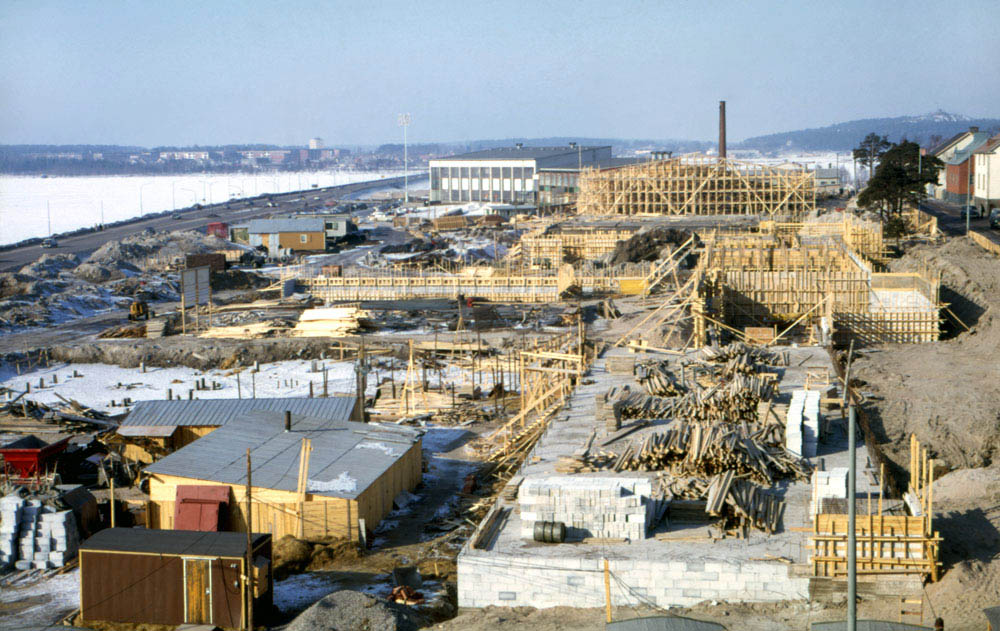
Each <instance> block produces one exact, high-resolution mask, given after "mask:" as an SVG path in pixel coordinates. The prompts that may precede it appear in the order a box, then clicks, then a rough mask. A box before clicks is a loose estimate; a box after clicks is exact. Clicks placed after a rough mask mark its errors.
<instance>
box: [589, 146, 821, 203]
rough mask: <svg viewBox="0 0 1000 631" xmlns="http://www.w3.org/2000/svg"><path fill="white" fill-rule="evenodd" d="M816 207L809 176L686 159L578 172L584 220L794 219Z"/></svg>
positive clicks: (796, 169)
mask: <svg viewBox="0 0 1000 631" xmlns="http://www.w3.org/2000/svg"><path fill="white" fill-rule="evenodd" d="M815 208H816V191H815V180H814V174H813V173H812V172H811V171H807V170H806V169H805V168H804V167H800V166H798V165H781V166H765V165H761V164H754V163H751V162H741V161H738V160H731V159H728V158H719V157H713V156H705V155H701V154H690V155H684V156H678V157H675V158H670V159H667V160H655V161H651V162H643V163H639V164H634V165H631V166H624V167H621V168H618V169H612V170H607V171H599V170H596V169H589V170H584V171H583V173H581V175H580V193H579V197H578V200H577V212H578V213H580V214H584V215H628V216H640V215H653V216H662V215H759V216H762V217H798V216H800V215H801V214H803V213H806V212H809V211H811V210H814V209H815Z"/></svg>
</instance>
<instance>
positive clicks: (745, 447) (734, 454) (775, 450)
mask: <svg viewBox="0 0 1000 631" xmlns="http://www.w3.org/2000/svg"><path fill="white" fill-rule="evenodd" d="M774 435H775V434H774V429H773V426H772V425H767V426H765V427H763V428H759V429H755V430H750V429H749V428H748V426H747V424H746V423H740V424H733V423H725V424H720V423H699V422H695V423H687V422H684V421H680V422H675V423H672V424H671V428H670V429H667V430H666V431H663V432H656V433H653V434H649V435H647V436H646V438H645V439H643V441H642V442H641V443H640V444H638V445H636V444H631V445H629V446H627V447H626V448H625V449H624V451H622V452H620V453H615V452H605V451H599V452H597V453H596V454H594V455H593V456H591V455H574V456H570V457H565V456H564V457H562V458H560V460H559V462H558V463H557V467H556V468H557V470H558V471H560V472H562V473H580V472H584V471H598V470H601V469H611V470H612V471H615V472H619V471H662V470H669V471H670V472H671V473H672V474H673V475H675V476H695V477H698V476H702V477H704V476H712V475H717V474H719V473H724V472H726V471H730V470H732V471H733V472H734V474H735V475H739V476H740V477H741V478H749V479H751V480H755V481H757V482H760V483H761V484H763V485H766V486H770V485H772V484H773V483H774V481H775V480H778V479H783V478H795V479H800V480H808V479H809V465H808V463H806V461H804V460H802V459H801V458H799V457H797V456H795V455H794V454H792V453H790V452H788V451H786V450H785V448H784V447H783V446H782V445H781V444H780V442H775V441H774V440H773V439H774ZM765 441H766V442H765Z"/></svg>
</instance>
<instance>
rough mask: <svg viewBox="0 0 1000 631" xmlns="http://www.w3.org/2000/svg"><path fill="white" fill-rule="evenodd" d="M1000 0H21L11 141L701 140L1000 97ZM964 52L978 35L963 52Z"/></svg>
mask: <svg viewBox="0 0 1000 631" xmlns="http://www.w3.org/2000/svg"><path fill="white" fill-rule="evenodd" d="M998 32H1000V8H998V4H997V0H969V1H965V2H961V3H957V2H956V3H952V2H940V1H936V2H906V1H905V0H899V1H896V0H893V1H892V2H882V1H875V2H872V1H871V0H862V1H850V0H842V1H834V2H831V1H830V0H824V1H822V2H812V1H805V0H796V1H780V2H778V1H773V2H772V1H768V0H756V1H749V0H748V1H746V2H739V1H731V2H719V1H712V0H700V1H698V0H695V1H691V2H687V1H682V0H660V1H651V2H642V1H628V0H620V1H616V2H607V1H606V0H604V1H601V2H590V1H589V0H575V1H565V2H564V1H557V0H553V1H547V0H543V1H538V0H534V1H531V2H498V1H497V2H494V1H488V0H465V1H461V2H444V1H436V0H422V1H421V2H392V1H384V2H378V1H372V2H366V1H363V0H355V1H352V2H340V1H336V0H331V1H327V2H315V1H313V2H295V1H285V0H268V1H252V0H246V1H242V2H238V1H228V0H208V1H206V0H170V1H169V2H140V1H129V2H125V1H117V0H97V1H94V0H91V1H88V0H68V1H63V2H60V1H46V0H2V2H0V143H4V144H29V143H30V144H75V143H81V144H83V143H89V144H134V145H141V146H159V145H193V144H202V145H214V144H226V143H251V142H266V143H275V144H296V145H304V144H305V143H306V142H307V140H308V139H309V138H310V137H313V136H320V137H322V138H324V139H325V141H326V144H327V145H328V146H337V145H365V144H380V143H384V142H400V141H401V140H402V130H401V129H400V128H399V126H398V125H397V117H398V114H400V113H402V112H408V113H410V114H411V116H412V124H411V125H410V127H409V129H408V135H409V140H410V141H411V142H435V141H443V142H449V141H462V140H472V139H482V138H510V137H529V138H534V137H546V136H571V137H600V138H654V139H703V140H708V139H712V138H714V137H715V135H716V133H717V125H718V123H717V115H718V101H719V100H723V99H724V100H726V101H727V114H728V135H729V138H730V140H732V141H738V140H741V139H743V138H746V137H749V136H755V135H759V134H763V133H772V132H780V131H789V130H795V129H800V128H805V127H820V126H824V125H828V124H832V123H836V122H841V121H847V120H852V119H858V118H872V117H881V116H902V115H909V114H921V113H926V112H930V111H933V110H937V109H943V110H946V111H948V112H953V113H960V114H966V115H969V116H973V117H982V116H990V117H1000V59H998V58H997V57H996V55H997V54H998V53H997V48H996V34H997V33H998ZM963 51H964V52H963Z"/></svg>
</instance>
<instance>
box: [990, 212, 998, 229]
mask: <svg viewBox="0 0 1000 631" xmlns="http://www.w3.org/2000/svg"><path fill="white" fill-rule="evenodd" d="M990 228H993V229H994V230H1000V208H994V209H993V210H991V211H990Z"/></svg>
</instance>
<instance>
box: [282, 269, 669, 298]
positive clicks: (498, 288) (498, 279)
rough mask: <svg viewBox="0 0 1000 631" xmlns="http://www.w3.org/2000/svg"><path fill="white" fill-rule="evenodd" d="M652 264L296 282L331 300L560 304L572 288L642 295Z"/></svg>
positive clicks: (364, 272) (398, 273)
mask: <svg viewBox="0 0 1000 631" xmlns="http://www.w3.org/2000/svg"><path fill="white" fill-rule="evenodd" d="M649 270H650V264H639V263H629V264H626V265H623V266H619V267H617V268H596V267H594V266H593V265H582V266H580V267H579V268H578V269H577V268H574V266H572V265H569V264H561V265H559V266H558V267H557V268H555V269H549V270H537V271H529V270H521V269H517V268H512V267H510V266H509V265H496V266H489V265H480V266H466V267H462V268H459V269H457V270H456V271H450V270H446V269H443V268H442V269H440V270H395V269H368V268H364V269H362V268H351V269H348V270H344V273H343V274H342V275H340V276H322V275H320V276H300V277H298V278H297V282H298V283H300V284H302V285H303V286H304V287H305V289H306V291H308V292H309V293H311V294H312V295H313V296H315V297H317V298H319V299H322V300H326V301H329V302H339V301H359V300H407V299H419V298H444V299H450V300H457V299H458V297H459V296H466V297H470V298H472V297H475V298H481V299H485V300H488V301H490V302H524V303H545V302H558V301H559V300H561V299H562V297H563V296H564V294H565V293H566V292H567V291H569V290H570V289H571V288H578V289H579V290H580V291H582V292H584V293H591V294H626V295H629V294H639V293H642V291H643V289H644V287H645V285H644V283H645V280H646V278H647V277H648V276H649Z"/></svg>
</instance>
